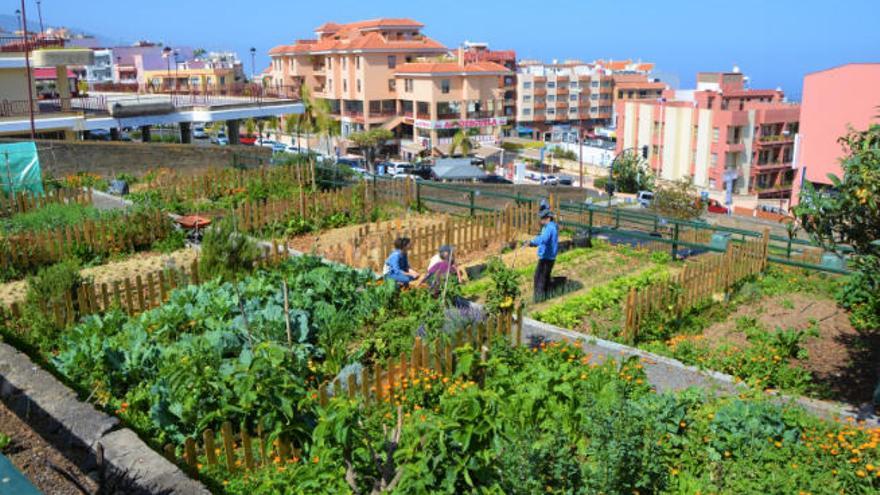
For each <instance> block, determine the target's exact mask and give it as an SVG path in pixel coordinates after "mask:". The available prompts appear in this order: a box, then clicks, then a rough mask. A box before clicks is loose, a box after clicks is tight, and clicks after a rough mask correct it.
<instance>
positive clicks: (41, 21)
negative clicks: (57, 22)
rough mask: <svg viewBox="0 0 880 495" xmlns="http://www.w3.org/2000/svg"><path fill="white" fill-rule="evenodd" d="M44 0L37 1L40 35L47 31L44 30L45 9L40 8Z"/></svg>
mask: <svg viewBox="0 0 880 495" xmlns="http://www.w3.org/2000/svg"><path fill="white" fill-rule="evenodd" d="M42 3H43V2H42V0H37V16H38V17H39V18H40V33H41V34H43V33H45V32H46V30H45V29H44V28H43V9H42V8H41V7H40V4H42Z"/></svg>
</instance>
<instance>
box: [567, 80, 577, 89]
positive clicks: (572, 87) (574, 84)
mask: <svg viewBox="0 0 880 495" xmlns="http://www.w3.org/2000/svg"><path fill="white" fill-rule="evenodd" d="M568 87H569V88H571V89H577V87H578V82H577V81H571V82H570V83H568Z"/></svg>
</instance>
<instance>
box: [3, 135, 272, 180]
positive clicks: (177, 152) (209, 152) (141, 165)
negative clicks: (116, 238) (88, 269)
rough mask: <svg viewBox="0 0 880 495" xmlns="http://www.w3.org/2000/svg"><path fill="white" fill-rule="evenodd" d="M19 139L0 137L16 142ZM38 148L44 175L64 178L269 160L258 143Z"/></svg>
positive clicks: (49, 143) (47, 144)
mask: <svg viewBox="0 0 880 495" xmlns="http://www.w3.org/2000/svg"><path fill="white" fill-rule="evenodd" d="M17 141H21V140H20V139H0V142H17ZM36 143H37V151H38V154H39V157H40V166H41V168H42V171H43V173H44V174H51V175H53V176H55V177H64V176H67V175H72V174H76V173H77V172H89V173H93V174H98V175H101V176H104V177H115V176H116V175H118V174H121V173H127V174H131V175H135V176H138V175H142V174H144V173H146V172H148V171H150V170H151V169H155V168H159V167H167V168H171V169H175V170H178V171H184V172H187V173H200V172H204V171H207V170H208V169H211V168H215V167H231V166H234V165H236V163H237V162H245V163H247V164H248V165H255V164H256V163H258V162H259V161H260V160H262V161H263V163H268V162H269V159H270V158H271V156H272V152H271V150H270V149H268V148H263V147H260V146H207V145H205V146H201V145H195V144H169V143H138V142H123V141H61V140H52V139H38V140H37V141H36Z"/></svg>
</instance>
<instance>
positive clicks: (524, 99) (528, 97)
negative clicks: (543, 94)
mask: <svg viewBox="0 0 880 495" xmlns="http://www.w3.org/2000/svg"><path fill="white" fill-rule="evenodd" d="M523 101H532V95H523Z"/></svg>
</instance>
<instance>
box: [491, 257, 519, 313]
mask: <svg viewBox="0 0 880 495" xmlns="http://www.w3.org/2000/svg"><path fill="white" fill-rule="evenodd" d="M486 271H487V272H488V274H489V277H490V279H491V280H492V286H491V287H490V288H489V291H488V292H487V293H486V309H487V310H488V311H489V312H490V313H494V312H497V311H499V310H508V311H509V310H511V309H512V308H513V303H514V301H515V300H516V299H517V298H519V296H520V294H521V290H520V288H519V277H520V275H519V274H518V273H517V272H516V271H515V270H513V269H511V268H508V267H507V265H505V264H504V262H503V261H501V258H498V257H493V258H491V259H490V260H489V263H488V265H487V267H486Z"/></svg>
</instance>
